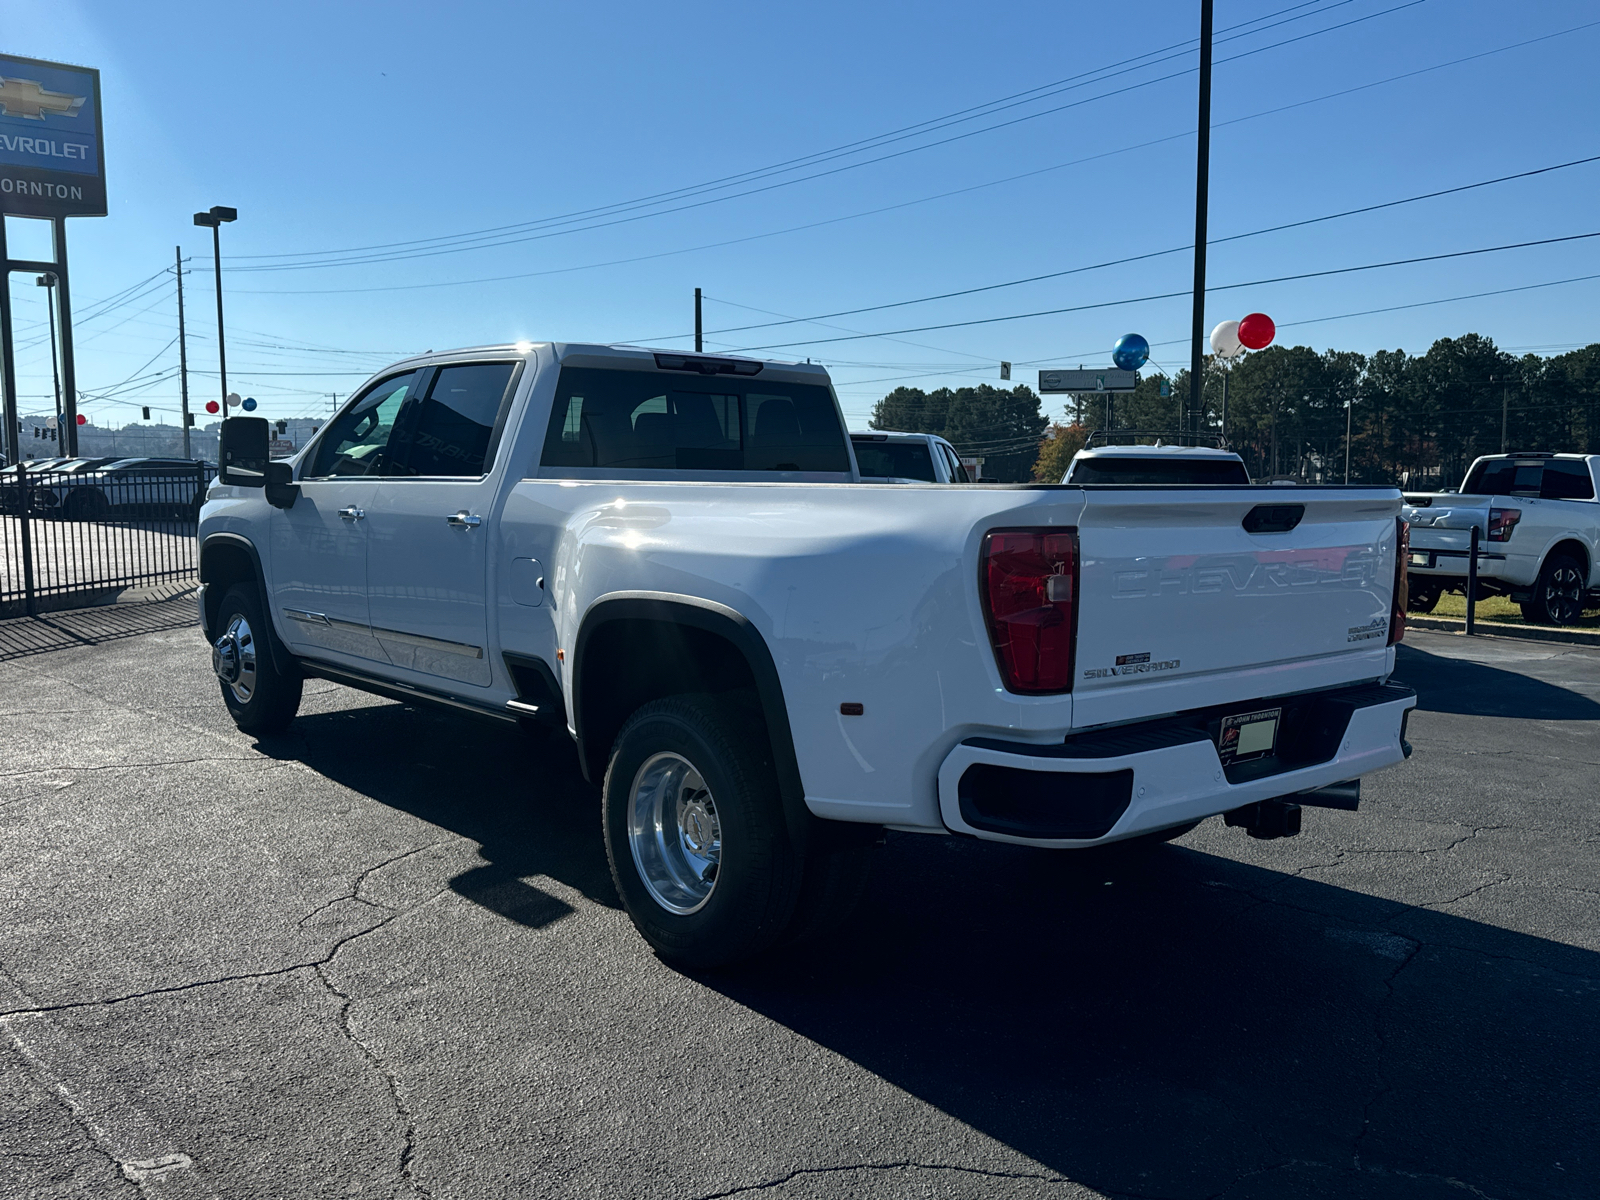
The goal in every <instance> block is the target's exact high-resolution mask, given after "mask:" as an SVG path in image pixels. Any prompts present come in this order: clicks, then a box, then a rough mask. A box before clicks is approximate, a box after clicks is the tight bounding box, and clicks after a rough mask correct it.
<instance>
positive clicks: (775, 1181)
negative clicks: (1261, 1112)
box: [694, 1159, 1156, 1200]
mask: <svg viewBox="0 0 1600 1200" xmlns="http://www.w3.org/2000/svg"><path fill="white" fill-rule="evenodd" d="M851 1171H948V1172H950V1173H952V1174H957V1175H973V1176H977V1177H978V1178H980V1179H1032V1180H1037V1181H1038V1182H1040V1183H1051V1184H1057V1183H1065V1184H1070V1185H1072V1186H1075V1187H1077V1186H1082V1185H1080V1184H1077V1183H1076V1182H1075V1181H1074V1180H1071V1179H1068V1178H1067V1177H1066V1176H1065V1175H1060V1174H1056V1173H1055V1172H1042V1171H999V1170H994V1169H991V1168H986V1167H963V1166H957V1165H955V1164H953V1163H926V1162H915V1161H912V1160H909V1159H908V1160H902V1161H898V1162H860V1163H838V1164H835V1165H834V1166H830V1167H796V1168H795V1169H794V1170H793V1171H790V1172H788V1173H787V1174H784V1175H777V1176H774V1177H773V1178H771V1179H763V1180H762V1181H761V1182H759V1183H746V1184H741V1185H739V1186H738V1187H732V1188H727V1189H725V1190H723V1191H720V1192H704V1193H702V1194H700V1195H699V1196H696V1197H695V1198H694V1200H726V1198H727V1197H729V1196H744V1195H748V1194H749V1193H751V1192H761V1191H768V1190H770V1189H772V1188H776V1187H782V1186H783V1185H784V1184H786V1183H792V1182H794V1181H795V1180H796V1179H801V1178H805V1177H807V1176H816V1175H842V1174H845V1173H848V1172H851ZM1118 1194H1121V1195H1128V1196H1130V1197H1135V1198H1136V1200H1144V1198H1138V1197H1137V1196H1136V1193H1132V1192H1127V1193H1118ZM1148 1200H1156V1198H1155V1197H1150V1198H1148Z"/></svg>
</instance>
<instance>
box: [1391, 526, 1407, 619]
mask: <svg viewBox="0 0 1600 1200" xmlns="http://www.w3.org/2000/svg"><path fill="white" fill-rule="evenodd" d="M1395 525H1396V527H1397V530H1398V532H1399V535H1400V536H1399V537H1397V538H1396V539H1395V545H1396V550H1395V554H1396V556H1397V557H1396V561H1395V564H1394V599H1393V600H1392V601H1390V603H1389V645H1391V646H1392V645H1394V644H1395V643H1396V642H1398V641H1399V640H1400V639H1401V638H1403V637H1405V635H1406V606H1407V603H1408V602H1409V601H1410V599H1411V597H1410V592H1411V526H1410V524H1408V523H1407V521H1406V520H1405V518H1404V517H1396V518H1395Z"/></svg>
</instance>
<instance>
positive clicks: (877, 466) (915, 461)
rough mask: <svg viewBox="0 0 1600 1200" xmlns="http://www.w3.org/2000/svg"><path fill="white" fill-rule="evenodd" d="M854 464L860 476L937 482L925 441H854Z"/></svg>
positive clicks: (931, 458)
mask: <svg viewBox="0 0 1600 1200" xmlns="http://www.w3.org/2000/svg"><path fill="white" fill-rule="evenodd" d="M852 440H853V441H854V442H855V450H856V465H857V466H859V467H860V468H861V478H863V479H922V480H926V481H927V482H928V483H937V482H938V481H939V476H938V473H937V472H936V471H935V470H934V469H933V456H932V455H931V454H929V453H928V446H927V443H926V442H874V441H868V440H867V439H865V438H862V439H859V440H856V439H852Z"/></svg>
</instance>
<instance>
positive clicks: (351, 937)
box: [0, 855, 450, 1018]
mask: <svg viewBox="0 0 1600 1200" xmlns="http://www.w3.org/2000/svg"><path fill="white" fill-rule="evenodd" d="M401 857H404V856H403V855H402V856H401ZM449 891H450V888H449V887H443V888H440V889H439V890H438V891H436V892H434V893H433V894H432V895H430V896H427V897H425V898H424V899H422V900H419V901H417V902H416V903H415V904H410V905H407V906H406V907H405V908H401V909H395V910H392V911H391V912H390V914H389V915H388V916H387V917H385V918H383V920H381V921H378V922H377V923H376V924H373V925H369V926H367V928H365V929H359V930H357V931H356V932H354V933H350V934H346V935H345V936H344V937H342V938H340V939H339V940H338V941H336V942H334V943H333V946H332V948H331V949H330V950H329V951H328V953H327V954H325V955H324V956H323V957H321V958H314V959H311V960H309V961H307V962H297V963H291V964H289V965H288V966H284V967H275V968H273V969H272V970H270V971H241V972H239V973H237V974H234V975H219V976H216V977H215V978H212V979H196V980H193V981H191V982H189V983H176V984H172V985H171V986H169V987H157V988H147V989H145V990H144V991H140V992H129V993H127V994H126V995H122V996H103V997H99V998H96V999H94V1000H68V1001H64V1002H62V1003H60V1004H41V1005H38V1006H36V1007H33V1008H12V1009H4V1010H0V1018H4V1017H16V1016H28V1015H32V1014H38V1013H53V1012H69V1011H71V1010H73V1009H79V1008H102V1007H109V1006H111V1005H113V1004H128V1003H131V1002H132V1001H135V1000H148V999H150V998H151V997H154V996H169V995H173V994H175V993H178V992H191V991H195V990H196V989H198V988H206V987H216V986H217V985H218V984H223V983H241V982H246V981H249V980H254V979H274V978H276V977H278V976H280V975H292V974H294V973H295V972H296V971H314V970H316V969H317V968H319V967H325V966H327V965H328V964H329V963H331V962H332V961H333V960H334V959H335V958H337V957H338V956H339V952H340V951H341V950H343V949H344V948H345V947H346V946H348V945H349V944H350V943H351V942H353V941H355V940H356V939H357V938H364V937H366V936H367V935H368V934H370V933H376V932H378V930H380V929H382V928H384V927H385V926H387V925H388V924H390V923H391V922H392V921H395V920H398V919H399V918H400V917H403V916H406V915H407V914H409V913H413V912H416V911H417V910H418V909H420V908H422V907H423V906H424V905H426V904H429V903H431V902H432V901H434V900H437V899H438V898H439V897H440V896H443V895H445V894H447V893H448V892H449ZM344 898H345V897H341V899H344ZM349 898H351V899H354V898H355V897H349ZM367 903H370V901H368V902H367ZM373 907H375V908H376V907H381V906H379V905H374V906H373Z"/></svg>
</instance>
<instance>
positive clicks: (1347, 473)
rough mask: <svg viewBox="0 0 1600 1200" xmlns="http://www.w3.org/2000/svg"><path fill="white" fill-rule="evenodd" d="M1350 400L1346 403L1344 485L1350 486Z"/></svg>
mask: <svg viewBox="0 0 1600 1200" xmlns="http://www.w3.org/2000/svg"><path fill="white" fill-rule="evenodd" d="M1351 407H1352V405H1351V402H1350V401H1349V400H1346V401H1345V402H1344V485H1345V487H1349V486H1350V409H1351Z"/></svg>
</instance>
